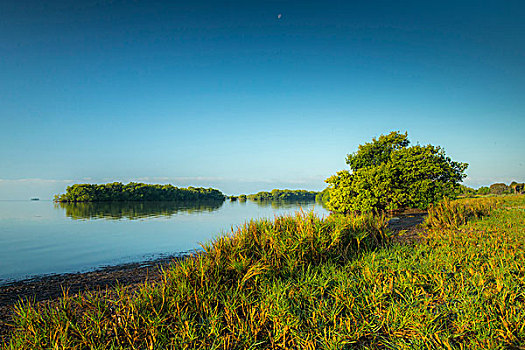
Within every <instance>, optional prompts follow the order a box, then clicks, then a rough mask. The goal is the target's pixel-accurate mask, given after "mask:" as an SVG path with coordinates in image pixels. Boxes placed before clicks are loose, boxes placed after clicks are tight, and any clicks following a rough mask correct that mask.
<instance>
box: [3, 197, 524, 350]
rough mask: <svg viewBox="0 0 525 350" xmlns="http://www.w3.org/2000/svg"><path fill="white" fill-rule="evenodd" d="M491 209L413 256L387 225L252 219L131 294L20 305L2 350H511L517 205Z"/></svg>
mask: <svg viewBox="0 0 525 350" xmlns="http://www.w3.org/2000/svg"><path fill="white" fill-rule="evenodd" d="M473 205H474V206H476V205H478V204H475V203H474V204H473ZM480 205H481V204H480ZM492 208H493V209H492V211H487V212H486V214H484V217H483V220H476V219H475V218H474V219H470V221H469V223H468V224H467V225H463V226H457V228H452V227H451V226H448V227H447V228H440V227H436V226H434V227H432V228H431V229H429V230H428V232H427V238H426V239H425V240H423V241H422V243H420V244H417V245H414V246H411V245H397V244H388V245H384V243H385V242H387V241H388V233H387V231H386V230H385V226H386V219H385V218H384V217H382V218H379V219H377V218H374V217H372V216H365V217H359V218H348V217H343V216H334V217H329V218H326V219H320V218H317V217H315V216H314V215H312V214H297V215H296V216H293V217H278V218H276V219H275V220H273V221H269V220H260V221H251V222H249V223H247V224H245V225H244V226H242V227H241V228H239V230H238V231H236V232H232V233H231V234H229V235H224V236H222V237H220V238H218V239H216V240H215V241H213V242H211V243H209V244H207V245H205V246H204V247H203V248H204V251H203V252H202V253H201V254H198V255H196V256H195V257H194V258H191V259H186V260H184V261H182V262H180V263H177V264H174V265H173V266H172V267H171V268H170V269H169V270H167V271H165V273H164V277H163V281H161V282H160V283H157V284H154V285H151V284H148V285H144V286H143V287H142V288H141V289H140V290H139V291H138V292H130V291H128V290H126V289H124V288H117V289H114V290H110V291H107V293H102V294H96V293H91V294H90V293H87V294H82V295H79V296H67V295H65V296H64V298H62V299H61V300H59V301H58V302H55V303H48V304H30V303H23V304H20V305H19V306H18V307H17V311H16V312H17V314H18V317H17V318H16V320H15V328H14V331H13V334H12V337H11V340H10V343H9V344H5V348H10V349H40V348H56V349H61V348H76V349H110V348H126V349H169V348H173V349H419V348H421V349H442V348H445V349H520V348H523V344H524V342H525V267H524V266H525V256H524V244H525V237H524V236H525V220H524V212H523V210H524V208H525V196H521V197H513V198H508V199H505V200H504V201H502V202H501V203H500V205H499V209H494V207H492ZM467 217H471V216H469V215H467ZM473 217H475V216H473Z"/></svg>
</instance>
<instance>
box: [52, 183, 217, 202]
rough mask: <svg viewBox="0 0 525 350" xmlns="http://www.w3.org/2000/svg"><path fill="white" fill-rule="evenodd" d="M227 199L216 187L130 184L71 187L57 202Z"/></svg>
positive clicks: (79, 185) (57, 198)
mask: <svg viewBox="0 0 525 350" xmlns="http://www.w3.org/2000/svg"><path fill="white" fill-rule="evenodd" d="M225 198H226V196H225V195H224V194H223V193H222V192H221V191H219V190H216V189H214V188H202V187H191V186H190V187H188V188H178V187H175V186H173V185H170V184H168V185H159V184H155V185H153V184H144V183H136V182H130V183H128V184H123V183H121V182H113V183H107V184H100V185H99V184H75V185H72V186H68V187H67V189H66V193H63V194H57V195H55V198H54V201H55V202H60V203H74V202H109V201H119V202H123V201H180V202H187V201H203V200H206V201H210V200H214V201H224V200H225Z"/></svg>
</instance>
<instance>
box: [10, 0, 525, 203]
mask: <svg viewBox="0 0 525 350" xmlns="http://www.w3.org/2000/svg"><path fill="white" fill-rule="evenodd" d="M0 123H1V124H0V199H15V198H20V199H27V198H29V197H32V196H40V197H41V198H51V196H52V194H53V193H56V192H63V191H64V190H65V187H66V185H68V184H71V183H78V182H82V183H85V182H92V183H95V182H97V183H101V182H110V181H111V182H113V181H123V182H128V181H143V182H149V183H172V184H174V185H176V186H184V187H185V186H188V185H194V186H204V187H209V186H211V187H215V188H218V189H220V190H222V191H223V192H225V193H226V194H239V193H253V192H256V191H260V190H271V189H273V188H302V189H312V190H321V189H323V188H324V187H325V183H324V179H325V178H327V177H328V176H330V175H331V174H334V173H335V172H336V171H338V170H342V169H346V168H347V166H346V164H345V157H346V154H348V153H352V152H355V151H356V149H357V146H358V145H359V144H362V143H364V142H368V141H370V140H371V139H372V137H377V136H379V135H380V134H385V133H388V132H390V131H392V130H399V131H401V132H404V131H408V134H409V138H410V140H411V141H412V143H418V142H419V143H421V144H428V143H431V144H434V145H440V146H442V147H443V148H445V150H446V152H447V154H448V155H449V156H450V157H451V158H452V159H454V160H457V161H462V162H467V163H469V164H470V166H469V168H468V169H467V173H468V178H467V180H466V184H467V185H469V186H472V187H479V186H481V185H488V184H491V183H493V182H499V181H502V182H506V183H507V184H508V183H509V182H511V181H512V180H516V181H520V182H521V181H525V154H524V150H525V137H524V132H525V2H524V1H501V0H499V1H483V0H476V1H456V0H455V1H443V0H439V1H421V0H418V1H365V0H363V1H351V0H347V1H328V0H324V1H210V0H208V1H199V0H192V1H143V0H85V1H69V0H64V1H57V0H49V1H41V0H16V1H15V0H4V1H1V2H0Z"/></svg>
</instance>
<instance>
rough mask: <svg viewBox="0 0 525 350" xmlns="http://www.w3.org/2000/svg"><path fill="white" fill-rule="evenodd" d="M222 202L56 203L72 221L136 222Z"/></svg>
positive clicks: (210, 208) (209, 207)
mask: <svg viewBox="0 0 525 350" xmlns="http://www.w3.org/2000/svg"><path fill="white" fill-rule="evenodd" d="M223 203H224V202H221V201H201V202H87V203H57V204H55V207H56V208H62V209H65V210H66V216H67V217H69V218H71V219H74V220H87V219H108V220H121V219H129V220H137V219H143V218H151V217H170V216H173V215H176V214H180V213H184V214H196V213H202V212H213V211H216V210H218V209H219V208H220V207H221V206H222V205H223Z"/></svg>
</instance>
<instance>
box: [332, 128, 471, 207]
mask: <svg viewBox="0 0 525 350" xmlns="http://www.w3.org/2000/svg"><path fill="white" fill-rule="evenodd" d="M409 144H410V141H409V140H408V137H407V134H406V133H405V134H401V133H399V132H391V133H390V134H388V135H381V136H380V137H379V138H378V139H375V138H374V139H372V142H370V143H365V144H364V145H360V146H359V148H358V150H357V152H355V153H353V154H350V155H348V157H347V159H346V162H347V164H348V165H349V166H350V169H351V170H350V171H347V170H344V171H340V172H338V173H337V174H336V175H334V176H331V177H329V178H328V179H327V180H326V182H327V183H328V184H329V187H328V188H329V194H330V200H329V202H328V208H329V209H330V210H331V211H334V212H340V213H350V212H354V211H360V212H365V211H382V210H393V209H400V208H405V207H415V208H421V209H426V208H427V207H428V206H429V205H430V204H431V203H434V202H436V201H438V200H440V199H442V198H443V197H454V196H455V195H456V194H457V193H458V191H459V186H460V185H459V182H461V181H462V180H463V178H464V177H465V176H466V175H465V174H464V171H465V169H466V168H467V166H468V165H467V164H466V163H459V162H454V161H452V160H451V159H450V158H449V157H447V156H446V154H445V151H444V150H443V149H442V148H441V147H437V146H432V145H427V146H420V145H416V146H411V147H409V146H408V145H409Z"/></svg>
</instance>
